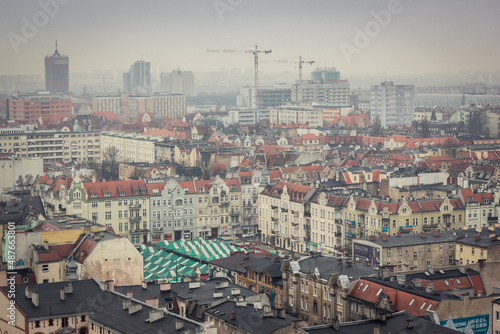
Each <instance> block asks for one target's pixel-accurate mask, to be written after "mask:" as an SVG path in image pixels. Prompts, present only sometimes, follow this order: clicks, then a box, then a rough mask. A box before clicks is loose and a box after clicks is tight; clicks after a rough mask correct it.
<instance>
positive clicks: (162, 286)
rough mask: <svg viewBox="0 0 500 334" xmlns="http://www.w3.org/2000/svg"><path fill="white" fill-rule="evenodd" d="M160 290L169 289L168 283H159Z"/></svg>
mask: <svg viewBox="0 0 500 334" xmlns="http://www.w3.org/2000/svg"><path fill="white" fill-rule="evenodd" d="M160 291H170V283H164V282H163V283H160Z"/></svg>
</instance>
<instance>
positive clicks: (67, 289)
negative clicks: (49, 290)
mask: <svg viewBox="0 0 500 334" xmlns="http://www.w3.org/2000/svg"><path fill="white" fill-rule="evenodd" d="M64 293H73V284H71V283H68V284H66V285H65V286H64Z"/></svg>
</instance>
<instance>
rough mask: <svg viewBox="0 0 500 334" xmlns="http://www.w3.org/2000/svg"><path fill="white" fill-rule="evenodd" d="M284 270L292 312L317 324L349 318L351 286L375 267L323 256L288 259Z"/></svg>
mask: <svg viewBox="0 0 500 334" xmlns="http://www.w3.org/2000/svg"><path fill="white" fill-rule="evenodd" d="M281 270H282V272H283V298H284V301H285V305H286V308H287V309H288V311H289V313H291V314H293V315H296V316H297V317H298V318H299V319H301V320H306V321H308V323H310V324H316V325H319V324H327V323H331V322H332V321H333V320H334V319H338V320H339V321H341V322H345V321H347V319H348V317H349V304H348V303H347V297H348V294H349V291H350V289H352V287H353V286H354V284H355V282H356V281H358V280H359V279H360V278H361V277H362V276H371V275H374V274H375V271H374V269H373V268H370V267H367V266H364V265H360V264H352V263H347V262H346V260H345V259H342V258H333V257H328V256H321V255H314V256H309V257H305V258H301V259H298V260H285V261H284V262H283V265H282V267H281Z"/></svg>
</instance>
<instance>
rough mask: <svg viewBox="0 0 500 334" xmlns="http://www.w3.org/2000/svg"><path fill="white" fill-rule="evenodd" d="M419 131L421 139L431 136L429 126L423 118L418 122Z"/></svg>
mask: <svg viewBox="0 0 500 334" xmlns="http://www.w3.org/2000/svg"><path fill="white" fill-rule="evenodd" d="M420 131H421V133H422V137H424V138H428V137H429V135H430V134H431V130H430V124H429V120H428V119H427V117H424V119H423V120H422V121H421V122H420Z"/></svg>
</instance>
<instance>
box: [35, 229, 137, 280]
mask: <svg viewBox="0 0 500 334" xmlns="http://www.w3.org/2000/svg"><path fill="white" fill-rule="evenodd" d="M30 250H31V256H30V261H29V263H30V269H31V270H32V271H33V272H34V273H35V275H36V280H37V282H38V283H42V282H43V283H49V282H63V281H68V280H70V279H71V277H70V275H71V270H70V268H72V266H73V269H74V271H75V274H76V277H77V278H78V279H79V280H84V279H91V278H93V279H96V280H98V281H100V282H104V281H109V280H113V281H114V284H116V285H134V284H140V283H141V282H142V280H143V277H144V265H143V257H142V255H141V254H140V253H139V252H138V251H137V249H136V248H135V247H134V245H132V243H131V242H130V240H128V239H127V238H123V237H120V236H117V235H115V234H113V233H109V232H106V231H98V232H97V231H96V232H91V231H90V228H85V233H84V234H82V235H80V236H79V238H78V239H77V240H76V241H75V242H74V243H63V244H49V243H48V241H47V240H45V241H44V243H43V245H31V246H30Z"/></svg>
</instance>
